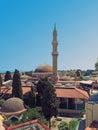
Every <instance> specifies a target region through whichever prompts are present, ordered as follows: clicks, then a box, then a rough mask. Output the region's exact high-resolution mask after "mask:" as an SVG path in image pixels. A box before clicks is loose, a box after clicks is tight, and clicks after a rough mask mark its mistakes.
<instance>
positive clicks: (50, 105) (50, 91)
mask: <svg viewBox="0 0 98 130" xmlns="http://www.w3.org/2000/svg"><path fill="white" fill-rule="evenodd" d="M37 90H38V93H40V97H41V106H42V112H43V114H44V116H45V118H46V119H47V121H49V128H51V122H50V120H51V117H52V116H55V117H56V116H57V113H58V111H57V105H58V103H57V99H56V93H55V88H54V86H53V85H52V84H51V83H50V82H49V80H48V78H44V79H41V80H40V81H39V82H38V85H37Z"/></svg>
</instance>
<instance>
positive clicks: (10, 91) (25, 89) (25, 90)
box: [1, 86, 31, 94]
mask: <svg viewBox="0 0 98 130" xmlns="http://www.w3.org/2000/svg"><path fill="white" fill-rule="evenodd" d="M5 88H6V87H5V86H3V87H1V93H2V92H3V90H4V89H5ZM22 90H23V94H25V93H27V92H29V91H30V90H31V88H30V87H28V86H27V87H22ZM7 94H12V87H10V89H9V90H8V91H7Z"/></svg>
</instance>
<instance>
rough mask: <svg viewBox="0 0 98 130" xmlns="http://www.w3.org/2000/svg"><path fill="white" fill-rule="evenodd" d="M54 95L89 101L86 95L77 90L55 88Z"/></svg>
mask: <svg viewBox="0 0 98 130" xmlns="http://www.w3.org/2000/svg"><path fill="white" fill-rule="evenodd" d="M56 94H57V97H63V98H80V99H86V100H89V95H88V93H87V92H86V91H84V90H81V89H78V88H56Z"/></svg>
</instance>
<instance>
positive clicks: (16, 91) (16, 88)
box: [12, 69, 23, 99]
mask: <svg viewBox="0 0 98 130" xmlns="http://www.w3.org/2000/svg"><path fill="white" fill-rule="evenodd" d="M12 96H13V97H18V98H21V99H23V92H22V86H21V79H20V73H19V70H17V69H16V70H15V72H14V75H13V82H12Z"/></svg>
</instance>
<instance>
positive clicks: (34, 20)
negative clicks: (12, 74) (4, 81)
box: [0, 0, 98, 71]
mask: <svg viewBox="0 0 98 130" xmlns="http://www.w3.org/2000/svg"><path fill="white" fill-rule="evenodd" d="M54 23H56V28H57V32H58V43H59V45H58V52H59V57H58V69H60V70H70V69H82V70H86V69H94V64H95V62H96V61H97V58H98V0H0V61H1V62H0V70H5V71H6V70H14V69H19V70H34V69H35V68H36V67H37V66H39V65H42V64H50V65H52V56H51V52H52V44H51V42H52V38H53V37H52V33H53V28H54Z"/></svg>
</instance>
